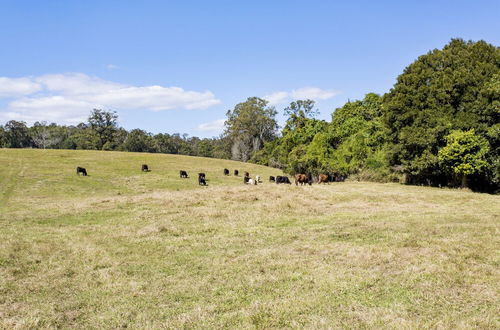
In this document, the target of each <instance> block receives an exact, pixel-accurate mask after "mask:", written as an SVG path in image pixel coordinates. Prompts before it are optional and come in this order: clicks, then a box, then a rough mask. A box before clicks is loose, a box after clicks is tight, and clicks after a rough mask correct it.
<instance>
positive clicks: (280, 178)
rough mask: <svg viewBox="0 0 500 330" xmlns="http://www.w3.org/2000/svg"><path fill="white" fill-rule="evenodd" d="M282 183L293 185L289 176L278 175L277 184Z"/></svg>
mask: <svg viewBox="0 0 500 330" xmlns="http://www.w3.org/2000/svg"><path fill="white" fill-rule="evenodd" d="M280 183H286V184H292V183H291V182H290V179H289V178H288V177H287V176H281V175H278V176H277V177H276V184H280Z"/></svg>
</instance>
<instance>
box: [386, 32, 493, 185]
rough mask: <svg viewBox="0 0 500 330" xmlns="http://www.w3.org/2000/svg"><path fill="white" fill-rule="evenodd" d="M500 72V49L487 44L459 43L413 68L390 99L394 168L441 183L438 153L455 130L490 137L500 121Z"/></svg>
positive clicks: (388, 122)
mask: <svg viewBox="0 0 500 330" xmlns="http://www.w3.org/2000/svg"><path fill="white" fill-rule="evenodd" d="M499 73H500V49H499V48H498V47H495V46H493V45H490V44H487V43H486V42H484V41H479V42H472V41H468V42H465V41H463V40H461V39H453V40H452V41H451V42H450V43H449V44H448V45H446V46H445V47H444V48H443V49H442V50H433V51H431V52H429V53H427V54H426V55H423V56H420V57H419V58H418V59H417V60H416V61H415V62H414V63H412V64H410V65H409V66H408V67H407V68H406V69H405V70H404V72H403V73H402V74H401V75H400V76H399V77H398V78H397V82H396V84H395V85H394V87H393V88H392V89H391V91H390V92H389V93H388V94H386V96H385V98H384V108H385V111H384V122H385V125H386V127H387V129H388V140H389V143H390V144H391V149H393V150H395V151H396V152H393V153H392V154H391V158H390V162H391V165H403V166H404V168H405V172H406V173H408V174H411V175H412V176H413V177H414V178H415V179H416V180H417V182H426V181H434V182H438V181H441V180H442V178H443V177H444V176H445V173H443V171H442V168H441V167H440V166H439V159H438V157H437V155H438V150H439V149H440V148H442V147H444V146H445V144H446V138H445V137H446V136H447V135H448V134H449V133H450V131H451V130H457V129H458V130H465V131H467V130H470V129H475V133H476V134H478V135H480V136H483V137H485V138H487V139H490V137H488V135H487V132H488V128H489V127H491V126H493V125H495V124H497V123H498V121H499V106H498V104H499V103H498V102H499V99H500V93H498V88H499V86H500V85H499V83H498V81H499V80H498V74H499ZM490 143H492V144H493V141H490Z"/></svg>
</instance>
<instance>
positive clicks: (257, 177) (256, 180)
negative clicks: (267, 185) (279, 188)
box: [255, 175, 262, 183]
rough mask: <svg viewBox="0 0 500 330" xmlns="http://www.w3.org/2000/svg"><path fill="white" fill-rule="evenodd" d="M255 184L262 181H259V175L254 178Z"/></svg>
mask: <svg viewBox="0 0 500 330" xmlns="http://www.w3.org/2000/svg"><path fill="white" fill-rule="evenodd" d="M255 182H258V183H261V182H262V181H260V175H256V176H255Z"/></svg>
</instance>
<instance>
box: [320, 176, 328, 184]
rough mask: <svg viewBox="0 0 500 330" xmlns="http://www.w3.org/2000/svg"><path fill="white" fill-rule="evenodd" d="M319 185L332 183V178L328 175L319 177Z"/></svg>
mask: <svg viewBox="0 0 500 330" xmlns="http://www.w3.org/2000/svg"><path fill="white" fill-rule="evenodd" d="M319 183H330V177H329V175H327V174H320V175H318V184H319Z"/></svg>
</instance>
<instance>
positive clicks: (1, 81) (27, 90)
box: [0, 77, 42, 97]
mask: <svg viewBox="0 0 500 330" xmlns="http://www.w3.org/2000/svg"><path fill="white" fill-rule="evenodd" d="M41 88H42V87H41V86H40V84H38V83H36V82H34V81H33V80H32V79H31V78H7V77H0V97H17V96H22V95H28V94H32V93H35V92H38V91H39V90H41Z"/></svg>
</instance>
